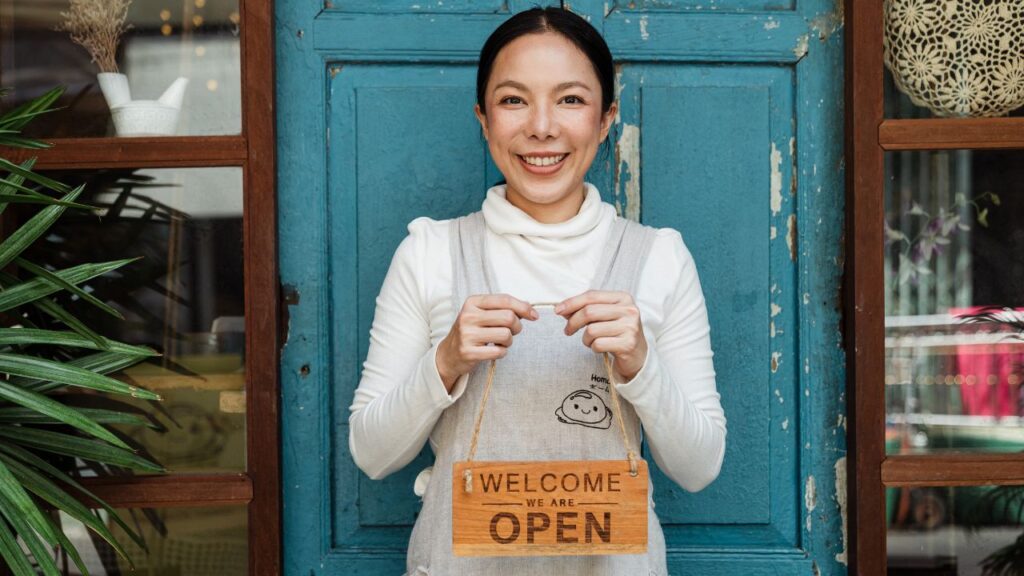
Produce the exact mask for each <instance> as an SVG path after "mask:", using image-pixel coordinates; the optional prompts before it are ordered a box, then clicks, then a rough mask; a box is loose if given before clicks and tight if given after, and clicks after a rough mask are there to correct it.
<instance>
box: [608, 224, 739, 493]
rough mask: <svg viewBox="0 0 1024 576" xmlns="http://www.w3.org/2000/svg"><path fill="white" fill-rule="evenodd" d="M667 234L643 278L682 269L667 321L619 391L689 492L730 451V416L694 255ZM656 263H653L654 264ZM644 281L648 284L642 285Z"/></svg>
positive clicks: (668, 300)
mask: <svg viewBox="0 0 1024 576" xmlns="http://www.w3.org/2000/svg"><path fill="white" fill-rule="evenodd" d="M659 232H668V234H667V237H664V238H662V237H659V240H661V239H664V240H668V241H669V242H667V243H666V244H665V245H667V249H666V250H663V251H662V253H659V254H658V255H655V254H654V253H653V252H652V254H651V257H652V259H651V260H649V261H648V263H647V264H645V266H644V271H643V272H642V273H641V278H640V281H641V283H643V282H658V281H659V280H658V279H657V278H656V276H654V275H657V274H660V275H662V278H661V280H660V281H662V282H664V276H665V275H668V274H671V273H678V281H677V282H676V283H675V286H674V287H673V289H672V290H671V291H669V292H668V293H667V295H666V296H665V303H664V308H663V310H664V318H663V321H662V322H660V323H659V327H658V330H657V332H656V333H654V334H653V335H652V336H653V341H652V338H651V337H649V338H648V347H647V349H648V352H647V359H646V360H645V362H644V366H643V368H641V370H640V372H638V373H637V374H636V375H635V376H634V377H633V379H632V380H630V381H629V382H626V383H623V384H619V385H617V386H616V390H618V392H619V393H620V394H621V395H622V397H623V398H624V399H626V400H627V401H629V402H630V403H631V404H632V405H633V407H634V408H635V409H636V412H637V415H638V416H639V417H640V421H641V422H642V423H643V429H644V435H645V437H646V438H647V441H648V445H649V446H650V448H651V453H652V454H653V455H654V460H655V461H656V462H657V463H658V466H659V467H660V468H661V470H662V471H663V472H665V474H667V475H668V476H669V477H670V478H672V480H674V481H675V482H676V483H677V484H679V485H680V486H682V487H683V488H685V489H686V490H688V491H690V492H696V491H698V490H701V489H703V488H704V487H706V486H707V485H708V484H710V483H711V482H712V481H713V480H714V479H715V478H717V477H718V473H719V472H720V470H721V467H722V459H723V457H724V455H725V436H726V426H725V424H726V420H725V413H724V411H723V410H722V405H721V402H720V395H719V393H718V392H717V390H716V384H715V369H714V366H713V364H712V351H711V330H710V327H709V324H708V315H707V308H706V306H705V303H704V296H703V293H702V291H701V287H700V280H699V278H698V276H697V270H696V266H695V264H694V261H693V257H692V256H691V255H690V252H689V251H688V250H687V248H686V246H685V245H684V244H683V240H682V237H681V236H680V235H679V233H678V232H676V231H674V230H670V229H662V230H661V231H659ZM652 260H653V261H652ZM641 285H643V284H641Z"/></svg>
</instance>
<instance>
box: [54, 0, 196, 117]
mask: <svg viewBox="0 0 1024 576" xmlns="http://www.w3.org/2000/svg"><path fill="white" fill-rule="evenodd" d="M131 3H132V0H70V7H69V10H68V11H67V12H61V13H60V15H61V18H62V19H63V22H62V23H61V25H60V26H58V27H57V29H58V30H62V31H65V32H67V33H68V34H70V35H71V39H72V40H73V41H74V42H75V43H77V44H80V45H81V46H82V47H83V48H85V49H86V50H88V51H89V54H90V55H91V56H92V61H93V62H95V63H96V65H97V66H98V67H99V69H100V72H99V74H97V75H96V78H97V81H98V82H99V85H100V90H102V91H103V97H104V98H105V99H106V101H107V106H109V107H110V114H111V117H112V118H113V120H114V130H115V132H116V133H117V135H118V136H154V135H155V136H166V135H172V134H174V133H175V132H176V131H177V126H178V116H179V115H180V112H181V104H182V101H183V99H184V97H185V88H186V87H187V86H188V78H185V77H184V76H182V77H179V78H178V79H177V80H175V81H174V82H173V83H171V85H170V86H169V87H168V88H167V90H165V91H164V93H163V95H161V96H160V98H158V99H157V100H132V95H131V89H130V88H129V86H128V77H127V76H125V75H124V74H121V72H120V71H119V70H118V68H117V58H116V56H117V47H118V44H120V42H121V36H123V35H124V33H125V31H127V30H128V29H129V28H131V25H130V24H126V22H125V21H126V20H127V18H128V8H129V6H131Z"/></svg>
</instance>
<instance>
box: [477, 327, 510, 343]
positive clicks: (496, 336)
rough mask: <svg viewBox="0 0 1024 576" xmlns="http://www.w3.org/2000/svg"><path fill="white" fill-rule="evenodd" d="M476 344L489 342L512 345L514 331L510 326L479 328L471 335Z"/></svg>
mask: <svg viewBox="0 0 1024 576" xmlns="http://www.w3.org/2000/svg"><path fill="white" fill-rule="evenodd" d="M469 339H470V341H471V342H472V343H473V344H474V345H485V344H488V343H493V344H497V345H499V346H511V345H512V331H511V330H509V329H508V328H477V329H476V330H474V331H473V333H472V334H470V335H469Z"/></svg>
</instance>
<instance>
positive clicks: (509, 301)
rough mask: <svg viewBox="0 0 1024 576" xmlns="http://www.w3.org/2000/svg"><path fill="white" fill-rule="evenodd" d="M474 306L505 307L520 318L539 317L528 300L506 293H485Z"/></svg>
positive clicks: (492, 308) (496, 308)
mask: <svg viewBox="0 0 1024 576" xmlns="http://www.w3.org/2000/svg"><path fill="white" fill-rule="evenodd" d="M476 306H477V307H478V308H480V309H483V310H500V309H502V308H507V309H509V310H512V311H513V312H515V313H516V315H518V316H519V317H520V318H528V319H530V320H536V319H537V318H539V317H540V315H539V314H537V311H536V310H534V308H533V306H530V303H529V302H525V301H523V300H520V299H519V298H516V297H514V296H509V295H508V294H485V295H483V296H481V297H480V299H479V300H478V301H477V302H476Z"/></svg>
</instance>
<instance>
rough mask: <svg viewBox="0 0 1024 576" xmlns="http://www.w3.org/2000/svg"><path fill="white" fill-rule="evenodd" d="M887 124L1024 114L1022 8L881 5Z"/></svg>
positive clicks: (961, 0)
mask: <svg viewBox="0 0 1024 576" xmlns="http://www.w3.org/2000/svg"><path fill="white" fill-rule="evenodd" d="M883 9H884V11H885V14H884V30H883V38H882V39H883V44H884V56H885V84H886V87H885V104H886V105H885V109H886V117H888V118H927V117H932V116H936V117H992V116H1005V115H1007V114H1008V113H1012V115H1014V116H1024V109H1022V108H1024V58H1022V57H1021V55H1022V54H1024V2H1017V1H1015V0H994V1H991V2H979V1H976V0H885V2H884V8H883Z"/></svg>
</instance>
